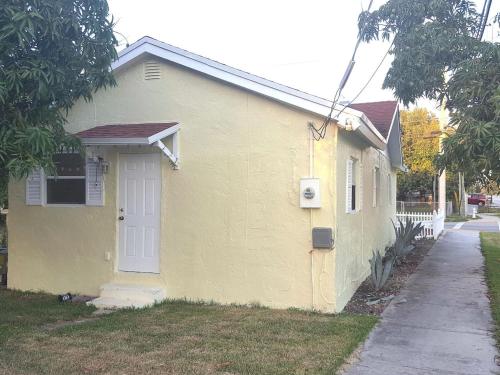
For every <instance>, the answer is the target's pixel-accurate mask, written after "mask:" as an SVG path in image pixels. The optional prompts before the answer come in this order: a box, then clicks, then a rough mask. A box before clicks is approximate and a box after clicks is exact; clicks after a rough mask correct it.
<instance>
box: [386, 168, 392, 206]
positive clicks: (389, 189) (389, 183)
mask: <svg viewBox="0 0 500 375" xmlns="http://www.w3.org/2000/svg"><path fill="white" fill-rule="evenodd" d="M387 199H388V202H389V204H390V205H391V204H392V178H391V174H390V173H389V174H388V175H387Z"/></svg>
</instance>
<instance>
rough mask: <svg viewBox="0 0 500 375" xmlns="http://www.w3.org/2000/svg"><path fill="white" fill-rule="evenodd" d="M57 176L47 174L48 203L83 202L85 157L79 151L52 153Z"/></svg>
mask: <svg viewBox="0 0 500 375" xmlns="http://www.w3.org/2000/svg"><path fill="white" fill-rule="evenodd" d="M54 163H55V165H56V170H57V176H47V203H48V204H85V159H84V158H83V157H82V155H80V154H79V153H59V154H56V155H54Z"/></svg>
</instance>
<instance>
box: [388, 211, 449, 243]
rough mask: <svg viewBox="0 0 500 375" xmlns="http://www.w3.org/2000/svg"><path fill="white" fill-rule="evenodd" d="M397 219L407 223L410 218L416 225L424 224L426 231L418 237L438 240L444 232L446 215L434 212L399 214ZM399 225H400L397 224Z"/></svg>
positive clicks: (423, 230)
mask: <svg viewBox="0 0 500 375" xmlns="http://www.w3.org/2000/svg"><path fill="white" fill-rule="evenodd" d="M396 217H397V218H398V219H400V220H401V221H403V222H405V221H406V219H407V218H410V219H411V220H412V221H413V222H414V223H422V224H423V226H424V229H422V232H421V233H420V234H419V235H418V236H417V239H421V238H434V239H437V238H438V237H439V235H440V234H441V232H442V231H443V230H444V214H443V213H442V212H441V211H438V212H436V211H434V212H433V213H432V214H431V213H428V212H398V213H397V214H396ZM396 225H398V223H396Z"/></svg>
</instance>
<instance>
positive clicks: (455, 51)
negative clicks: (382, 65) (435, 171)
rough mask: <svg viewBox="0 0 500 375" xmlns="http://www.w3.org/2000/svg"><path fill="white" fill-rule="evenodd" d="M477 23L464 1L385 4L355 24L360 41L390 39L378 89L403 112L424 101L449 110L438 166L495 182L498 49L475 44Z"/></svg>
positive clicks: (499, 133)
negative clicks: (386, 67) (390, 59)
mask: <svg viewBox="0 0 500 375" xmlns="http://www.w3.org/2000/svg"><path fill="white" fill-rule="evenodd" d="M479 24H480V15H479V14H478V13H477V11H476V9H475V7H474V4H473V3H472V2H471V1H467V0H419V1H414V0H389V1H387V3H385V4H384V5H382V6H381V7H380V8H379V9H378V10H375V11H373V12H362V13H361V14H360V17H359V27H360V30H364V32H363V35H362V38H363V40H364V41H366V42H370V41H373V40H376V39H385V40H389V39H390V38H391V37H393V38H394V41H393V44H392V47H391V51H390V53H391V54H392V55H393V57H394V59H393V62H392V65H391V67H390V69H389V71H388V73H387V75H386V78H385V81H384V88H390V89H392V90H393V91H394V94H395V96H396V97H397V98H398V99H399V100H401V101H402V102H403V104H405V105H408V104H410V103H415V101H416V100H417V99H419V98H422V97H424V98H428V99H434V100H438V101H441V102H444V103H445V105H446V108H447V109H448V110H449V111H450V115H451V125H452V128H451V129H449V130H448V132H447V135H448V137H447V138H446V139H445V140H444V142H443V151H444V152H443V154H442V155H441V156H440V157H439V158H438V160H437V162H438V165H439V167H440V168H441V169H442V168H444V167H447V168H449V169H451V170H454V171H457V170H463V169H467V170H469V171H474V172H475V174H476V176H475V177H476V178H482V177H484V176H488V177H489V178H490V179H493V180H496V181H499V180H500V158H499V157H498V155H500V45H499V44H496V43H489V42H482V41H479V40H478V38H477V33H478V27H479ZM365 25H366V26H365Z"/></svg>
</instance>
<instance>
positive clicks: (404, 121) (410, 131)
mask: <svg viewBox="0 0 500 375" xmlns="http://www.w3.org/2000/svg"><path fill="white" fill-rule="evenodd" d="M401 130H402V137H401V138H402V139H401V141H402V149H403V160H404V162H405V165H406V166H407V167H408V173H400V174H399V176H398V195H399V197H400V199H403V198H404V197H405V196H406V195H407V194H408V193H410V192H412V191H419V192H420V193H421V194H425V193H431V192H432V189H433V179H434V176H436V174H437V170H436V167H435V165H434V158H435V157H436V155H437V154H438V153H439V139H438V138H437V137H436V136H435V132H436V131H439V121H438V119H437V118H436V116H434V115H433V114H432V113H430V112H429V111H427V110H426V109H424V108H416V109H414V110H412V111H401Z"/></svg>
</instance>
